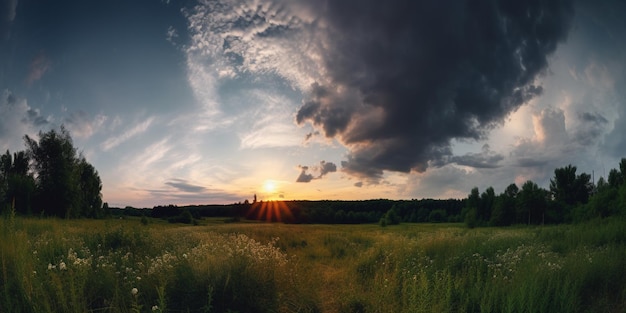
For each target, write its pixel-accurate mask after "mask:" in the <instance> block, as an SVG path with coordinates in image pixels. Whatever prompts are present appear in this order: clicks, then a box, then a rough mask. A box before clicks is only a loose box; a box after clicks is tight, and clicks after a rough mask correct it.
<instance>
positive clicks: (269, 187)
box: [263, 180, 276, 193]
mask: <svg viewBox="0 0 626 313" xmlns="http://www.w3.org/2000/svg"><path fill="white" fill-rule="evenodd" d="M263 190H265V192H268V193H272V192H274V191H276V183H275V182H274V181H272V180H266V181H265V183H263Z"/></svg>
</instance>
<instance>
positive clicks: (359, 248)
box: [0, 216, 626, 313]
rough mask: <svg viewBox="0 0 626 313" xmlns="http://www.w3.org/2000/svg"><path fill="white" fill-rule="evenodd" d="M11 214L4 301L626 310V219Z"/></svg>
mask: <svg viewBox="0 0 626 313" xmlns="http://www.w3.org/2000/svg"><path fill="white" fill-rule="evenodd" d="M0 223H1V226H2V229H1V230H0V254H1V255H0V266H1V268H0V290H1V291H0V312H38V313H39V312H625V311H626V288H625V286H626V262H625V261H624V260H626V221H625V220H624V219H623V218H621V219H620V218H609V219H603V220H595V221H591V222H587V223H584V224H578V225H558V226H532V227H522V226H520V227H508V228H495V227H494V228H477V229H468V228H466V227H464V226H463V225H461V224H410V223H406V224H401V225H397V226H388V227H380V226H378V225H374V224H364V225H291V224H280V223H257V222H240V223H224V221H223V220H221V219H205V220H202V221H201V222H200V225H197V226H189V225H181V224H168V223H166V222H163V221H161V220H158V219H148V223H147V224H146V225H144V224H142V223H141V222H140V219H139V218H136V219H135V218H128V219H123V220H117V219H108V220H88V219H84V220H80V219H79V220H64V219H36V218H20V217H13V216H8V217H5V218H4V219H2V220H1V222H0Z"/></svg>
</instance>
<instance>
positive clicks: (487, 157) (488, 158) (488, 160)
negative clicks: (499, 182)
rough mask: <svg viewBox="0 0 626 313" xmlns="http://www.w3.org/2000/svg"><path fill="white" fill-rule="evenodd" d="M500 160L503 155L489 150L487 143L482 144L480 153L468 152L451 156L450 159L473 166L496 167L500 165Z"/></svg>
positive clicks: (502, 158) (459, 163)
mask: <svg viewBox="0 0 626 313" xmlns="http://www.w3.org/2000/svg"><path fill="white" fill-rule="evenodd" d="M502 160H504V156H503V155H501V154H498V153H494V152H493V151H491V149H490V147H489V145H484V146H483V149H482V152H480V153H468V154H465V155H462V156H454V157H452V158H451V161H452V162H454V163H456V164H458V165H465V166H470V167H475V168H498V167H500V166H499V164H498V163H499V162H500V161H502Z"/></svg>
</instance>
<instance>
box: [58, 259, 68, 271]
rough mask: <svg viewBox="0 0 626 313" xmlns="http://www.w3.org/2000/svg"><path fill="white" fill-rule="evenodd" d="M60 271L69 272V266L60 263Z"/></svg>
mask: <svg viewBox="0 0 626 313" xmlns="http://www.w3.org/2000/svg"><path fill="white" fill-rule="evenodd" d="M59 270H61V271H67V266H66V265H65V262H63V261H61V263H59Z"/></svg>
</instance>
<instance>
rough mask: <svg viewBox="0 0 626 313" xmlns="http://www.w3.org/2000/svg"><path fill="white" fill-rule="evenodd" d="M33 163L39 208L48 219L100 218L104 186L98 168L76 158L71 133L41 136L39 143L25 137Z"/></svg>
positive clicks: (50, 132) (62, 129)
mask: <svg viewBox="0 0 626 313" xmlns="http://www.w3.org/2000/svg"><path fill="white" fill-rule="evenodd" d="M24 141H25V143H26V147H27V155H28V156H29V157H30V158H31V159H32V161H33V162H32V163H33V169H34V172H35V182H36V204H37V206H38V208H39V210H41V211H43V212H44V213H45V214H47V215H54V216H59V217H79V216H86V217H100V216H101V215H102V214H101V213H102V211H101V205H102V195H101V194H100V191H101V189H102V183H101V182H100V177H99V176H98V172H97V171H96V170H95V168H94V167H93V166H92V165H91V164H89V163H87V161H86V160H85V158H84V157H82V156H77V154H76V149H75V148H74V145H73V143H72V138H71V136H70V133H69V132H68V131H67V130H66V129H65V127H63V126H61V128H60V130H59V131H57V130H54V129H52V130H50V131H48V132H45V133H44V132H39V140H38V141H37V140H34V139H32V138H30V137H29V136H28V135H26V136H24Z"/></svg>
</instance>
